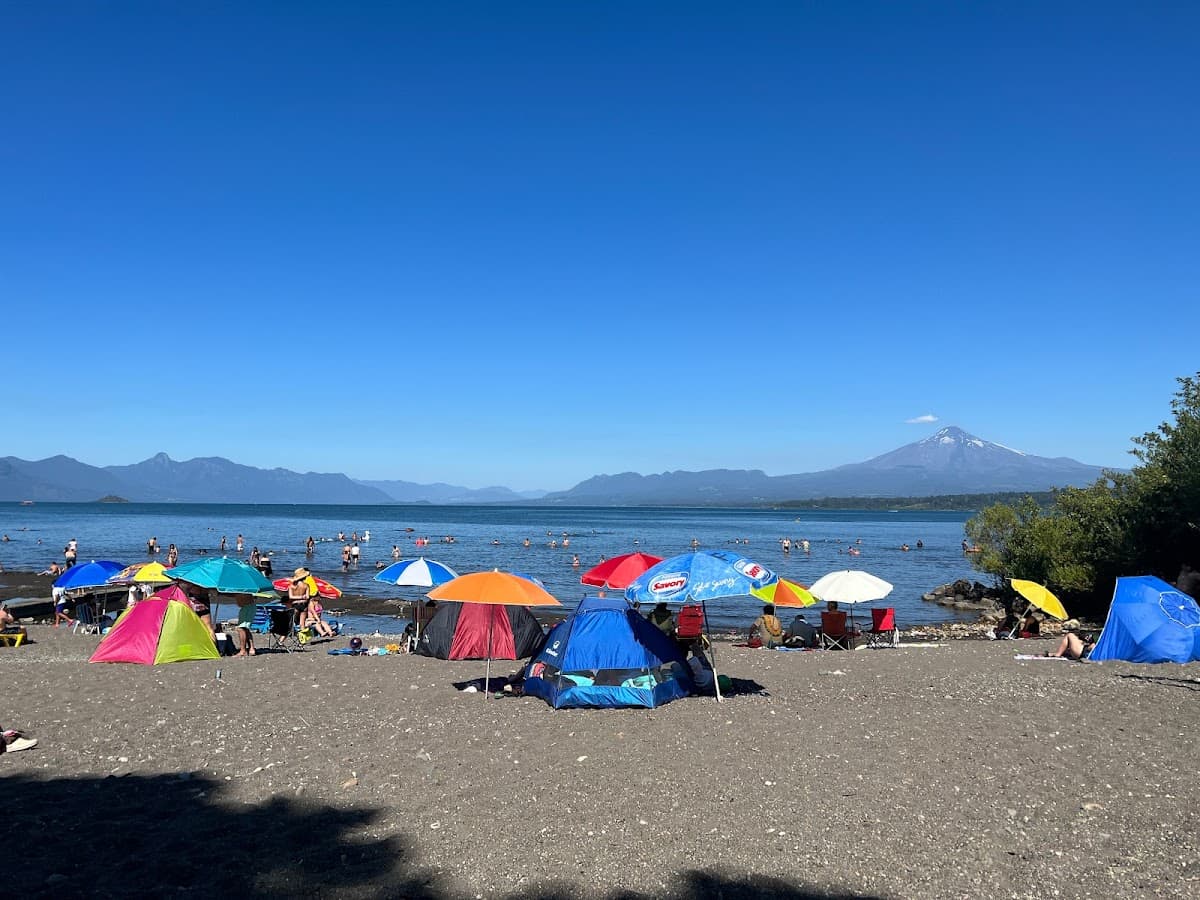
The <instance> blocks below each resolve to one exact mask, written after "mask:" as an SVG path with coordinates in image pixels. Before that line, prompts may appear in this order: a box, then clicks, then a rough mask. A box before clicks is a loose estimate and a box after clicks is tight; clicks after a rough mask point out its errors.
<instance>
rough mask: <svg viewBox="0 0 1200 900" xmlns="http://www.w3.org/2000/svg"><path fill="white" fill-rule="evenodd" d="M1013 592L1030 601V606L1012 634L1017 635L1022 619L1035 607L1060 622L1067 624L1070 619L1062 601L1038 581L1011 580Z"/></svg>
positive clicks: (1018, 620) (1014, 627)
mask: <svg viewBox="0 0 1200 900" xmlns="http://www.w3.org/2000/svg"><path fill="white" fill-rule="evenodd" d="M1009 581H1010V582H1011V583H1012V586H1013V590H1014V591H1016V592H1017V593H1018V594H1020V595H1021V596H1022V597H1024V598H1025V599H1026V600H1028V601H1029V606H1027V607H1026V608H1025V613H1024V614H1022V615H1021V617H1020V618H1019V619H1017V624H1016V625H1014V626H1013V630H1012V632H1011V633H1010V634H1016V632H1017V629H1018V628H1020V627H1021V619H1024V618H1025V614H1027V613H1028V612H1029V610H1031V609H1033V608H1034V607H1035V606H1036V607H1037V608H1038V609H1040V610H1041V611H1042V612H1044V613H1045V614H1046V615H1048V616H1053V617H1054V618H1056V619H1058V620H1059V621H1060V622H1065V621H1066V620H1067V618H1068V616H1067V611H1066V609H1064V608H1063V605H1062V601H1061V600H1059V599H1058V598H1057V597H1055V596H1054V594H1052V593H1051V592H1050V589H1049V588H1047V587H1044V586H1043V585H1040V584H1038V583H1037V582H1036V581H1024V580H1022V579H1020V578H1010V579H1009Z"/></svg>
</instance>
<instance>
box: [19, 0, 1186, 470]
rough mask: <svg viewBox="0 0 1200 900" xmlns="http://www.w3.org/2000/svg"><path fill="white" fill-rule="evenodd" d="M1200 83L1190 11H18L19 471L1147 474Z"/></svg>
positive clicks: (633, 5) (497, 5) (831, 7)
mask: <svg viewBox="0 0 1200 900" xmlns="http://www.w3.org/2000/svg"><path fill="white" fill-rule="evenodd" d="M1198 60H1200V6H1197V5H1196V4H1189V3H1174V4H1154V3H1146V4H1134V3H1127V2H1121V3H1105V2H1088V3H1078V4H1056V3H1052V2H1051V3H985V2H979V3H974V2H973V3H962V2H946V3H903V2H886V3H885V2H881V3H838V2H826V3H819V4H818V3H803V2H799V0H796V2H786V3H777V4H764V3H753V2H738V3H728V2H726V3H703V2H695V0H692V2H680V3H653V2H645V0H643V2H629V3H620V2H604V3H591V4H586V3H562V2H546V3H523V2H518V0H514V2H483V3H477V4H475V3H445V4H440V3H413V4H403V3H399V2H397V3H383V2H380V3H333V2H328V3H303V2H298V3H287V4H280V3H253V2H246V0H240V2H232V3H219V2H204V3H200V2H196V3H161V2H149V3H135V2H121V3H102V2H75V3H72V2H55V3H25V4H18V3H9V4H4V6H3V7H2V8H0V101H2V104H0V109H3V129H2V134H3V137H2V139H0V298H2V302H0V308H2V309H3V317H4V322H5V326H6V327H5V329H4V335H5V340H4V341H3V344H2V345H0V346H2V348H3V351H2V353H3V355H2V357H0V359H2V361H3V371H4V373H5V387H4V388H3V390H2V391H0V435H2V439H0V455H9V454H11V455H15V456H20V457H24V458H41V457H44V456H49V455H52V454H55V453H66V454H68V455H70V456H74V457H76V458H79V459H81V460H83V461H85V462H89V463H93V464H96V465H107V464H113V463H128V462H136V461H138V460H141V459H144V458H146V457H148V456H150V455H152V454H153V453H155V452H157V451H160V450H164V451H166V452H167V453H169V454H170V455H171V456H172V457H174V458H176V459H189V458H191V457H194V456H212V455H216V456H226V457H229V458H231V459H234V460H236V461H238V462H242V463H246V464H250V465H257V466H264V467H272V466H284V467H287V468H292V469H297V470H301V471H309V470H314V471H342V472H346V473H347V474H349V475H351V476H354V477H361V478H400V479H405V480H410V481H418V482H430V481H447V482H451V483H454V484H461V485H466V486H468V487H482V486H485V485H493V484H501V485H507V486H509V487H512V488H515V489H531V488H544V489H562V488H566V487H569V486H571V485H573V484H575V483H576V482H578V481H580V480H582V479H584V478H587V477H589V476H591V475H594V474H601V473H615V472H622V471H637V472H642V473H651V472H661V471H666V470H674V469H690V470H695V469H704V468H717V467H725V468H760V469H764V470H766V471H767V472H768V473H770V474H784V473H792V472H805V471H813V470H817V469H822V468H828V467H831V466H834V465H839V464H842V463H847V462H855V461H859V460H863V459H866V458H868V457H871V456H874V455H877V454H878V453H881V452H885V451H887V450H890V449H893V448H895V447H897V446H899V445H901V444H904V443H908V442H910V441H913V440H917V439H919V438H922V437H925V436H927V435H928V434H930V433H931V432H932V431H933V430H935V429H936V428H938V427H940V426H941V425H949V424H953V425H959V426H961V427H963V428H965V429H967V430H968V431H970V432H972V433H974V434H976V435H978V436H980V437H983V438H985V439H988V440H994V441H997V442H1000V443H1003V444H1006V445H1008V446H1013V447H1017V448H1020V449H1023V450H1026V451H1028V452H1031V453H1036V454H1039V455H1045V456H1060V455H1062V456H1072V457H1075V458H1076V459H1079V460H1081V461H1084V462H1088V463H1095V464H1100V465H1117V466H1124V465H1129V464H1130V463H1131V459H1130V457H1129V456H1128V454H1127V451H1128V449H1129V448H1130V438H1131V437H1132V436H1133V435H1135V434H1140V433H1142V432H1144V431H1147V430H1150V429H1152V428H1154V427H1155V426H1156V425H1157V424H1158V423H1159V422H1161V421H1163V420H1164V419H1166V418H1168V416H1169V414H1170V408H1169V402H1170V398H1171V396H1172V394H1173V392H1174V390H1175V387H1176V385H1175V380H1174V379H1175V378H1176V377H1177V376H1181V375H1188V374H1194V373H1195V371H1196V370H1197V369H1198V368H1200V366H1198V365H1197V360H1198V359H1200V355H1198V354H1197V352H1196V349H1195V344H1196V341H1195V336H1196V334H1197V333H1198V326H1200V311H1198V310H1200V303H1198V302H1197V300H1198V298H1197V296H1196V295H1197V285H1198V284H1200V253H1198V250H1200V227H1198V226H1200V165H1198V164H1197V148H1198V147H1200V117H1198V116H1197V106H1196V103H1197V97H1198V96H1200V62H1198ZM919 417H924V418H925V419H929V418H933V417H936V418H937V420H938V421H937V422H932V423H931V422H928V421H925V422H917V423H911V424H908V423H907V420H911V419H917V418H919Z"/></svg>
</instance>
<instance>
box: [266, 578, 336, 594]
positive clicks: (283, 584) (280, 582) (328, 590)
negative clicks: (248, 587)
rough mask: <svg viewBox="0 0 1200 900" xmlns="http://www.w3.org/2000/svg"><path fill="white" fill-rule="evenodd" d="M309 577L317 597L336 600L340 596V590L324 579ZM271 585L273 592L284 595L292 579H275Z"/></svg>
mask: <svg viewBox="0 0 1200 900" xmlns="http://www.w3.org/2000/svg"><path fill="white" fill-rule="evenodd" d="M309 577H310V578H312V580H313V583H314V584H315V585H316V586H317V596H318V597H324V598H325V599H326V600H336V599H338V597H340V596H342V591H341V589H340V588H336V587H334V586H333V585H332V584H330V583H329V582H328V581H326V580H325V579H323V578H317V577H316V576H315V575H310V576H309ZM271 584H272V585H274V586H275V590H277V591H284V592H285V593H286V592H287V589H288V588H289V587H291V585H292V579H290V578H276V579H275V580H274V581H272V582H271Z"/></svg>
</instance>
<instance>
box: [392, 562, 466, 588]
mask: <svg viewBox="0 0 1200 900" xmlns="http://www.w3.org/2000/svg"><path fill="white" fill-rule="evenodd" d="M457 577H458V573H457V572H455V571H454V570H453V569H452V568H450V567H449V566H447V565H445V564H444V563H440V562H438V561H437V560H435V559H426V558H425V557H423V556H418V557H417V558H416V559H402V560H400V562H394V563H392V564H391V565H390V566H388V567H387V568H386V569H380V570H379V571H378V572H376V573H375V580H376V581H382V582H383V583H384V584H394V585H398V586H401V587H405V586H407V587H434V586H436V585H439V584H445V583H446V582H447V581H453V580H454V579H455V578H457Z"/></svg>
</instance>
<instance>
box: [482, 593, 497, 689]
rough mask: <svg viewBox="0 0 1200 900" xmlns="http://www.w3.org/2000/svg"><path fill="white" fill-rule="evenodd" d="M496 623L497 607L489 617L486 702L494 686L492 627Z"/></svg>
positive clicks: (485, 682) (485, 681)
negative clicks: (492, 685)
mask: <svg viewBox="0 0 1200 900" xmlns="http://www.w3.org/2000/svg"><path fill="white" fill-rule="evenodd" d="M495 622H496V607H494V606H493V607H492V608H491V612H490V614H489V615H488V651H487V672H486V674H485V675H484V676H483V698H484V699H485V700H486V699H487V698H488V697H490V696H491V694H492V692H491V690H490V687H491V684H492V626H493V625H494V624H495Z"/></svg>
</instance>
